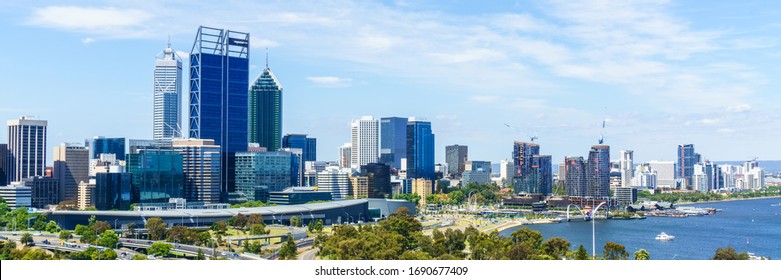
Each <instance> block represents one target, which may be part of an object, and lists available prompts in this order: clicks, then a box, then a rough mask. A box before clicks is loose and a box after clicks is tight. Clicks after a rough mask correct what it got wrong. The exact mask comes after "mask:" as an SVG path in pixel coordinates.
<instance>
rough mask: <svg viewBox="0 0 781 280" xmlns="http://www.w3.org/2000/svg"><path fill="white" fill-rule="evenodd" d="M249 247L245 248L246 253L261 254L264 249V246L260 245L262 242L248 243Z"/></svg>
mask: <svg viewBox="0 0 781 280" xmlns="http://www.w3.org/2000/svg"><path fill="white" fill-rule="evenodd" d="M246 244H247V246H246V247H245V252H249V253H253V254H258V253H260V250H261V248H262V247H263V244H262V243H260V241H247V243H246Z"/></svg>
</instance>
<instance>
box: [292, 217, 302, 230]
mask: <svg viewBox="0 0 781 280" xmlns="http://www.w3.org/2000/svg"><path fill="white" fill-rule="evenodd" d="M290 225H291V226H294V227H300V226H301V225H302V221H301V217H299V216H292V217H290Z"/></svg>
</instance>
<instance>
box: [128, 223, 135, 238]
mask: <svg viewBox="0 0 781 280" xmlns="http://www.w3.org/2000/svg"><path fill="white" fill-rule="evenodd" d="M135 235H136V223H128V224H127V237H132V236H135Z"/></svg>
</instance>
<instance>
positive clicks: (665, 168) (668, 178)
mask: <svg viewBox="0 0 781 280" xmlns="http://www.w3.org/2000/svg"><path fill="white" fill-rule="evenodd" d="M646 164H647V165H648V167H649V168H650V169H651V170H652V171H656V186H657V187H659V188H663V189H670V188H673V187H675V162H672V161H649V162H647V163H646Z"/></svg>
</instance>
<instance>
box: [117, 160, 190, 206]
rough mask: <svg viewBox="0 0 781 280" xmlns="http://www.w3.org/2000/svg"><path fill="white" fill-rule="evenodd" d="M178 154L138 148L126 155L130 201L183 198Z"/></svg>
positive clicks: (164, 201)
mask: <svg viewBox="0 0 781 280" xmlns="http://www.w3.org/2000/svg"><path fill="white" fill-rule="evenodd" d="M182 166H183V161H182V155H181V154H179V153H178V152H175V151H171V150H152V149H148V150H141V151H139V152H138V153H137V154H128V155H127V163H126V167H127V171H128V173H131V174H132V175H131V184H132V187H131V201H132V202H133V203H168V200H169V199H171V198H182V197H184V171H183V167H182Z"/></svg>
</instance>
